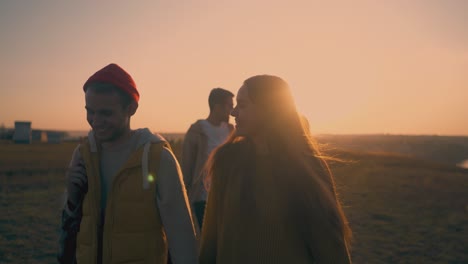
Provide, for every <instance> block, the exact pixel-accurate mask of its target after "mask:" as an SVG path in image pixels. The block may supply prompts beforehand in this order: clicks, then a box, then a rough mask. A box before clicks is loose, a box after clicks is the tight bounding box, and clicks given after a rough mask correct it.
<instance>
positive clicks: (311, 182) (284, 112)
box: [206, 75, 352, 246]
mask: <svg viewBox="0 0 468 264" xmlns="http://www.w3.org/2000/svg"><path fill="white" fill-rule="evenodd" d="M243 85H244V87H246V88H247V91H248V96H249V99H250V100H251V101H252V103H253V104H255V105H257V106H259V107H258V109H259V111H262V112H263V115H262V116H265V117H267V118H265V119H264V120H261V122H263V123H262V127H263V129H262V136H263V137H264V139H265V141H266V142H267V146H268V149H269V153H270V154H269V158H270V159H271V164H272V166H273V168H272V170H271V171H272V174H273V175H272V177H277V182H280V184H282V188H284V190H285V191H284V194H285V195H286V197H285V199H287V200H289V201H290V202H289V204H288V206H289V207H290V209H291V212H292V213H293V215H291V216H292V217H295V218H297V221H298V222H297V224H298V225H299V226H301V225H307V223H306V222H304V221H302V222H301V219H302V218H303V217H301V214H302V213H303V212H304V211H305V210H314V212H317V214H314V217H320V218H321V219H320V221H327V222H328V223H331V226H332V228H333V230H330V232H336V234H338V235H339V236H340V237H342V238H343V239H344V242H345V243H346V244H348V246H349V244H350V242H351V237H352V232H351V229H350V227H349V224H348V221H347V219H346V216H345V214H344V212H343V210H342V207H341V203H340V201H339V199H338V195H337V192H336V186H335V181H334V177H333V175H332V173H331V171H330V168H329V166H328V164H327V162H326V160H327V157H325V156H323V155H322V154H321V153H320V151H319V148H318V145H317V143H316V142H315V140H314V139H313V138H312V136H311V133H310V131H309V127H308V125H309V124H308V122H307V121H306V120H305V119H304V117H303V116H302V115H300V114H299V113H298V112H297V109H296V106H295V103H294V99H293V96H292V94H291V91H290V88H289V85H288V84H287V83H286V81H284V80H283V79H281V78H280V77H277V76H271V75H257V76H253V77H250V78H248V79H247V80H245V81H244V83H243ZM255 157H256V150H255V145H254V143H253V141H252V140H251V139H250V138H249V137H248V136H239V135H237V134H236V132H235V131H233V133H231V135H230V136H229V138H228V139H227V140H226V142H225V143H224V144H222V145H221V146H220V147H218V148H217V149H216V150H215V151H214V152H213V153H212V154H211V155H210V158H209V160H208V162H207V165H206V172H207V173H208V176H207V177H206V179H207V184H209V183H210V181H211V180H214V178H215V177H220V178H229V177H230V176H234V175H249V176H247V177H244V178H246V179H249V178H251V177H250V176H251V175H253V173H254V172H255V159H256V158H255ZM220 181H221V180H220ZM249 184H250V182H249V181H248V180H247V181H246V184H244V185H243V188H245V189H246V190H243V191H242V193H243V194H244V196H247V197H244V198H243V199H246V200H245V201H249V199H250V198H252V197H251V196H253V194H252V193H251V192H250V191H249V188H250V186H249ZM249 196H250V197H249ZM310 201H312V203H311V202H310ZM244 204H245V208H243V209H245V210H249V209H252V208H251V205H249V203H248V202H246V203H244ZM306 229H307V228H306ZM303 232H305V234H304V235H313V234H310V233H307V230H303Z"/></svg>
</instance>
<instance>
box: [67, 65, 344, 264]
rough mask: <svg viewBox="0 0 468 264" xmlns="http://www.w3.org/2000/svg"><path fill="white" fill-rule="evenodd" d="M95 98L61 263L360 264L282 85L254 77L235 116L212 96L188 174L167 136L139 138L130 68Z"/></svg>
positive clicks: (331, 187)
mask: <svg viewBox="0 0 468 264" xmlns="http://www.w3.org/2000/svg"><path fill="white" fill-rule="evenodd" d="M83 90H84V93H85V103H86V112H87V120H88V123H89V124H90V126H91V128H92V130H91V131H90V133H89V135H88V137H86V138H85V139H84V140H83V141H82V142H81V143H80V144H79V145H78V146H77V148H76V149H75V151H74V153H73V156H72V160H71V162H70V168H69V170H68V172H67V193H68V196H67V202H66V203H65V206H64V209H63V213H62V226H61V229H62V230H61V231H62V232H61V236H60V243H59V245H60V247H59V254H58V259H59V262H60V263H75V262H77V263H105V264H107V263H168V262H171V263H175V264H178V263H351V260H350V256H349V243H350V237H351V231H350V228H349V225H348V223H347V220H346V217H345V215H344V213H343V211H342V209H341V205H340V201H339V200H338V198H337V194H336V190H335V183H334V180H333V176H332V174H331V172H330V170H329V168H328V165H327V163H326V162H325V159H324V158H323V157H322V156H321V154H320V152H319V150H318V148H317V147H316V145H315V144H314V141H313V139H312V137H311V135H310V133H309V131H308V129H307V128H306V126H305V123H304V122H303V118H302V117H301V116H300V114H298V112H297V110H296V106H295V103H294V100H293V98H292V95H291V91H290V88H289V86H288V84H287V83H286V82H285V81H284V80H282V79H281V78H279V77H276V76H270V75H259V76H254V77H251V78H249V79H247V80H246V81H244V83H243V84H242V85H241V87H240V89H239V91H238V93H237V96H236V101H237V103H236V107H235V108H234V109H232V107H233V102H232V101H233V94H232V93H230V92H229V91H226V90H223V89H214V90H212V92H211V93H210V97H209V106H210V115H209V116H208V118H207V119H206V120H199V121H197V122H196V123H194V124H193V125H192V126H191V127H190V129H189V130H188V132H187V135H186V138H185V140H184V146H183V154H182V171H183V174H182V172H181V169H180V168H179V164H178V162H177V160H176V158H175V157H174V154H173V153H172V151H171V147H170V146H169V144H168V143H167V142H166V141H165V140H164V139H163V138H162V137H160V136H159V135H157V134H153V133H151V132H150V131H149V130H148V129H136V130H133V129H131V128H130V118H131V117H132V116H133V115H134V114H135V112H136V110H137V108H138V100H139V93H138V90H137V87H136V85H135V82H134V81H133V79H132V77H131V76H130V75H129V74H128V73H127V72H126V71H125V70H123V69H122V68H121V67H119V66H118V65H116V64H110V65H108V66H106V67H104V68H103V69H101V70H99V71H97V72H96V73H95V74H93V75H92V76H91V77H90V78H89V79H88V80H87V81H86V82H85V84H84V86H83ZM220 98H221V99H220ZM229 114H231V115H232V116H234V118H235V120H236V129H235V130H234V132H233V133H231V130H232V126H231V125H229V123H228V120H229ZM227 135H229V136H228V138H227V139H226V136H227ZM220 144H221V145H220ZM213 150H214V151H213ZM210 152H212V153H211V154H209V153H210ZM187 194H188V195H187ZM205 204H206V208H205ZM192 208H193V211H194V214H192ZM192 215H194V216H196V217H192ZM203 215H204V216H203ZM198 228H200V229H201V236H200V238H199V240H200V242H197V239H198V238H197V229H198Z"/></svg>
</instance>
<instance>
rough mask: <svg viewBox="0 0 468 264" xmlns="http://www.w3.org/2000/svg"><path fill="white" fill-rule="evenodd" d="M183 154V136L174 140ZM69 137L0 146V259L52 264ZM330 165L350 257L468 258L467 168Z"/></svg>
mask: <svg viewBox="0 0 468 264" xmlns="http://www.w3.org/2000/svg"><path fill="white" fill-rule="evenodd" d="M173 143H174V145H173V149H174V150H175V152H176V153H178V154H179V153H180V142H173ZM74 147H75V144H74V143H63V144H59V145H45V144H35V145H34V144H33V145H13V144H0V186H1V187H0V210H1V214H0V263H5V264H9V263H54V262H55V259H54V258H55V252H56V248H57V246H56V245H57V244H56V241H57V235H58V227H59V221H60V207H61V199H62V195H63V191H64V186H65V185H64V183H65V179H64V171H63V170H64V168H65V167H66V165H67V164H68V161H69V159H70V156H71V153H72V151H73V149H74ZM334 154H335V155H336V156H338V157H342V158H344V159H346V160H349V161H351V160H352V161H353V162H348V163H341V164H332V170H333V171H334V173H335V176H336V180H337V185H338V190H339V193H340V196H341V199H342V200H343V203H344V205H345V211H346V213H347V215H348V217H349V220H350V223H351V227H352V229H353V231H354V235H355V241H354V244H353V251H352V254H353V260H354V263H372V264H374V263H377V264H378V263H452V264H454V263H468V249H467V245H468V192H467V190H468V171H467V170H463V169H459V168H456V167H452V166H448V165H443V164H434V163H430V162H426V161H422V160H416V159H411V158H408V157H404V156H399V155H394V154H388V153H387V154H386V153H363V152H343V151H338V152H335V153H334Z"/></svg>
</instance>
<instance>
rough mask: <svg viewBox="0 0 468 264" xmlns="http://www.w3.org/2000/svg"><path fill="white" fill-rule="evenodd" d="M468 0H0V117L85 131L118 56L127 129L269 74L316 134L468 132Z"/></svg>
mask: <svg viewBox="0 0 468 264" xmlns="http://www.w3.org/2000/svg"><path fill="white" fill-rule="evenodd" d="M467 14H468V1H464V0H459V1H455V0H439V1H432V0H401V1H385V0H382V1H370V0H369V1H311V0H306V1H295V0H289V1H274V0H268V1H254V0H249V1H225V0H217V1H183V0H177V1H169V0H168V1H156V0H153V1H149V0H148V1H60V0H56V1H52V0H40V1H35V0H30V1H26V0H2V1H0V36H1V41H0V43H1V46H0V79H1V80H2V84H1V87H0V89H1V94H0V124H1V123H3V124H4V125H5V126H7V127H11V126H13V124H14V121H15V120H30V121H32V125H33V128H43V129H65V130H87V129H88V124H87V123H86V120H85V109H84V93H83V91H82V85H83V83H84V82H85V81H86V79H87V78H88V77H89V76H90V75H91V74H93V73H94V72H95V71H97V70H98V69H100V68H102V67H104V66H105V65H107V64H109V63H111V62H114V63H117V64H119V65H120V66H122V67H123V68H125V69H126V70H127V71H128V72H129V73H130V74H131V75H132V76H133V77H134V79H135V81H136V84H137V86H138V88H139V91H140V94H141V99H140V107H139V110H138V112H137V114H136V116H135V117H134V118H133V121H132V127H133V128H137V127H149V128H150V129H151V130H153V131H158V132H185V131H186V129H187V128H188V126H189V125H190V124H191V123H193V122H194V121H195V120H196V119H198V118H205V117H206V116H207V115H208V102H207V98H208V93H209V91H210V90H211V89H212V88H214V87H218V86H221V87H224V88H226V89H229V90H231V91H232V92H234V93H236V92H237V90H238V88H239V87H240V86H241V84H242V82H243V80H245V79H246V78H248V77H250V76H252V75H256V74H265V73H266V74H274V75H278V76H281V77H283V78H284V79H286V80H287V81H288V82H289V84H290V85H291V87H292V89H293V93H294V96H295V99H296V103H297V105H298V108H299V110H300V111H301V112H302V113H304V114H305V115H306V116H307V117H308V118H309V121H310V124H311V128H312V130H313V132H315V133H337V134H345V133H366V134H367V133H391V134H439V135H468V121H467V114H468V104H467V102H466V100H468V15H467Z"/></svg>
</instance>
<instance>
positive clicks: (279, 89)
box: [200, 75, 351, 264]
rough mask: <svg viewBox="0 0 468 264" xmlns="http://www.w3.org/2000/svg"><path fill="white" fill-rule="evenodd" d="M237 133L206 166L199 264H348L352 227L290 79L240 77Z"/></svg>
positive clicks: (236, 115) (236, 116)
mask: <svg viewBox="0 0 468 264" xmlns="http://www.w3.org/2000/svg"><path fill="white" fill-rule="evenodd" d="M232 115H233V116H234V117H235V119H236V130H235V132H234V133H233V134H232V135H231V136H230V137H229V138H228V140H227V141H226V142H225V143H224V144H223V145H221V146H220V147H219V148H218V149H217V150H216V151H215V152H214V153H213V154H212V155H211V157H210V160H209V162H208V163H207V171H208V175H209V176H208V179H209V184H210V188H211V190H210V193H209V196H208V203H207V208H206V214H205V218H204V222H203V227H204V228H203V231H202V236H201V248H200V263H201V264H207V263H221V264H225V263H236V264H238V263H258V264H261V263H268V264H272V263H293V264H301V263H327V264H340V263H351V259H350V255H349V245H350V240H351V229H350V227H349V225H348V222H347V219H346V217H345V215H344V213H343V210H342V208H341V205H340V201H339V199H338V196H337V193H336V188H335V183H334V180H333V176H332V174H331V172H330V169H329V167H328V165H327V163H326V161H325V160H326V159H325V158H324V157H323V156H321V154H320V152H319V150H318V148H317V146H316V144H315V142H314V140H313V139H312V137H311V135H310V132H309V131H308V128H307V124H306V123H305V122H304V118H303V117H302V116H301V115H300V114H299V113H298V112H297V110H296V106H295V103H294V100H293V97H292V94H291V91H290V88H289V86H288V84H287V83H286V82H285V81H284V80H283V79H281V78H279V77H276V76H270V75H258V76H254V77H251V78H249V79H247V80H245V81H244V83H243V85H242V87H241V88H240V89H239V91H238V93H237V106H236V107H235V108H234V110H233V111H232Z"/></svg>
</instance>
